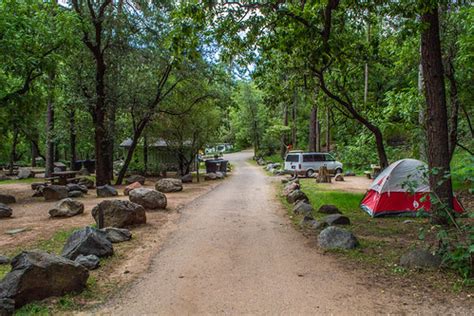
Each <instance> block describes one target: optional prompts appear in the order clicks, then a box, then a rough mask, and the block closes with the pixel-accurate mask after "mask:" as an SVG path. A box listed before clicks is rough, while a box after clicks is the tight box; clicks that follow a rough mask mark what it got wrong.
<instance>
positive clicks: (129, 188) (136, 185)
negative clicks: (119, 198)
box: [123, 182, 142, 195]
mask: <svg viewBox="0 0 474 316" xmlns="http://www.w3.org/2000/svg"><path fill="white" fill-rule="evenodd" d="M141 187H142V185H141V184H140V182H133V183H132V184H129V185H127V186H126V187H125V189H124V190H123V195H128V194H129V193H130V191H132V190H135V189H138V188H141Z"/></svg>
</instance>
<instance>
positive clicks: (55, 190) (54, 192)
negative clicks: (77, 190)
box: [43, 185, 69, 201]
mask: <svg viewBox="0 0 474 316" xmlns="http://www.w3.org/2000/svg"><path fill="white" fill-rule="evenodd" d="M68 193H69V191H68V189H67V187H66V186H64V185H50V186H47V187H45V188H43V196H44V199H45V200H46V201H57V200H62V199H65V198H67V197H68Z"/></svg>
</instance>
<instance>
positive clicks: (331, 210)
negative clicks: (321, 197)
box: [318, 204, 342, 214]
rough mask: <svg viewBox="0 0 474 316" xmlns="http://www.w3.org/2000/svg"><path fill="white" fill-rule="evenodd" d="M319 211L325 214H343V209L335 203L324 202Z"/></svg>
mask: <svg viewBox="0 0 474 316" xmlns="http://www.w3.org/2000/svg"><path fill="white" fill-rule="evenodd" d="M318 213H323V214H342V213H341V211H339V209H338V208H337V206H335V205H331V204H324V205H321V207H320V208H319V209H318Z"/></svg>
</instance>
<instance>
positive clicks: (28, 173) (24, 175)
mask: <svg viewBox="0 0 474 316" xmlns="http://www.w3.org/2000/svg"><path fill="white" fill-rule="evenodd" d="M34 177H35V174H34V173H33V171H32V170H31V169H30V168H19V169H18V179H28V178H34Z"/></svg>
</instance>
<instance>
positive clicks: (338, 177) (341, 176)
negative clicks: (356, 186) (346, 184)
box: [334, 173, 344, 181]
mask: <svg viewBox="0 0 474 316" xmlns="http://www.w3.org/2000/svg"><path fill="white" fill-rule="evenodd" d="M334 181H344V176H343V175H342V173H337V174H336V175H335V176H334Z"/></svg>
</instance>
